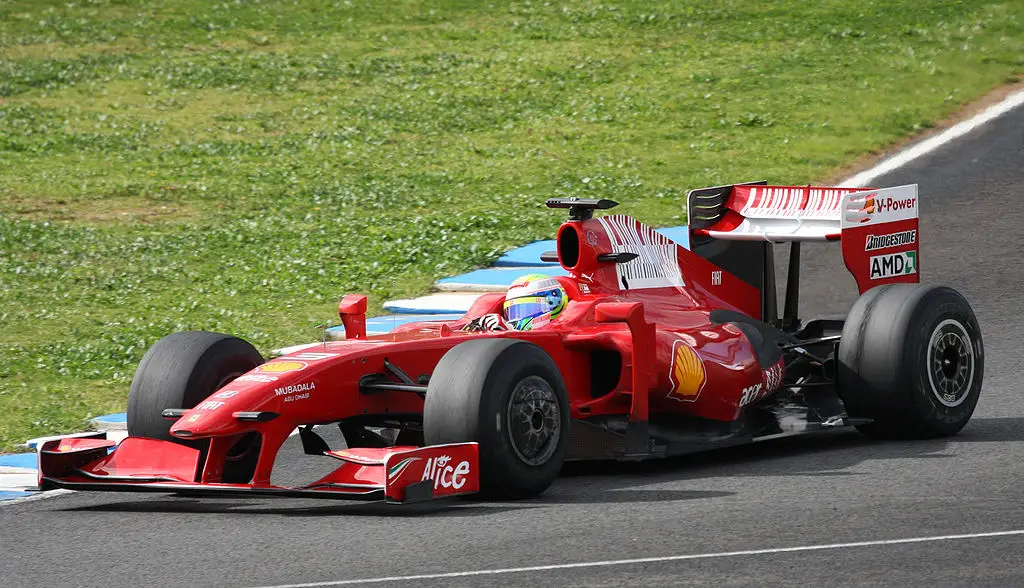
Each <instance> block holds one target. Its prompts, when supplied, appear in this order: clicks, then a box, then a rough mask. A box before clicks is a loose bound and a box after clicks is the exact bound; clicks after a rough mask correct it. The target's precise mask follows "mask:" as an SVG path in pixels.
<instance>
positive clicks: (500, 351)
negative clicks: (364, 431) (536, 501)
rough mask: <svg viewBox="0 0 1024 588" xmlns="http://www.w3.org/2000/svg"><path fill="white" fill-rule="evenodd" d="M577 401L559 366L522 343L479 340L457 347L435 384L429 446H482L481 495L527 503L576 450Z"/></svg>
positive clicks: (427, 423)
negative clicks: (572, 417) (572, 424)
mask: <svg viewBox="0 0 1024 588" xmlns="http://www.w3.org/2000/svg"><path fill="white" fill-rule="evenodd" d="M568 433H569V398H568V395H567V393H566V390H565V383H564V382H563V380H562V375H561V373H559V371H558V366H556V365H555V362H554V361H553V360H552V359H551V357H550V356H549V355H548V354H547V353H545V352H544V350H543V349H541V348H540V347H537V346H536V345H534V344H532V343H528V342H526V341H520V340H517V339H504V338H502V339H478V340H475V341H467V342H465V343H462V344H459V345H456V346H455V347H453V348H452V349H450V350H449V351H448V352H447V353H446V354H445V355H444V356H443V357H442V358H441V361H440V362H438V364H437V368H436V369H435V370H434V373H433V374H432V375H431V377H430V382H429V384H428V385H427V394H426V401H425V403H424V407H423V435H424V440H425V441H426V443H427V444H428V445H437V444H442V443H461V442H471V441H475V442H477V443H479V449H480V486H481V493H482V494H483V495H485V496H489V497H493V498H511V499H515V498H527V497H531V496H536V495H538V494H540V493H542V492H544V490H546V489H547V488H548V487H549V486H550V485H551V484H552V483H553V482H554V481H555V478H557V477H558V473H559V471H560V470H561V468H562V464H563V463H564V461H565V454H566V451H567V449H568V444H567V441H568Z"/></svg>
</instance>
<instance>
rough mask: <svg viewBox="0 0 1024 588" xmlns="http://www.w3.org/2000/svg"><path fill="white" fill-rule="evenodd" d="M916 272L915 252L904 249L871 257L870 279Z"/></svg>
mask: <svg viewBox="0 0 1024 588" xmlns="http://www.w3.org/2000/svg"><path fill="white" fill-rule="evenodd" d="M916 273H917V252H916V251H904V252H900V253H890V254H889V255H875V256H873V257H872V258H871V276H870V277H871V279H872V280H880V279H883V278H895V277H899V276H909V275H911V274H916Z"/></svg>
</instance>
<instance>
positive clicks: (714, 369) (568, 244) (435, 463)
mask: <svg viewBox="0 0 1024 588" xmlns="http://www.w3.org/2000/svg"><path fill="white" fill-rule="evenodd" d="M547 204H548V206H549V207H552V208H561V209H568V214H569V219H568V221H567V222H565V223H564V224H563V225H562V226H561V227H560V229H559V230H558V236H557V251H555V252H550V253H548V254H545V258H546V259H549V260H555V259H557V261H558V262H559V263H560V264H561V266H562V267H563V268H565V269H566V270H567V272H568V277H558V278H554V280H556V281H557V283H556V285H557V286H558V288H559V289H560V290H564V292H565V293H566V297H567V301H566V303H565V304H564V306H563V310H562V311H561V312H560V314H559V315H558V317H557V320H551V321H550V322H547V323H546V324H542V323H541V322H538V323H536V324H533V325H531V326H532V328H530V329H529V330H516V329H511V330H479V329H473V328H471V329H467V328H466V327H467V325H479V323H480V320H479V319H480V318H481V317H485V316H489V315H495V314H500V313H501V312H502V309H503V304H504V299H505V295H504V294H502V293H496V294H485V295H483V296H481V297H480V298H479V299H477V301H476V302H475V303H474V305H473V306H472V308H471V309H470V310H469V311H468V312H467V313H466V315H465V316H464V317H462V318H461V319H460V320H457V321H450V322H424V323H416V324H410V325H406V326H403V327H400V328H399V329H397V330H396V331H395V332H393V333H391V334H388V335H381V336H373V337H367V336H366V327H365V314H366V298H365V297H364V296H357V295H349V296H345V297H344V298H343V299H342V301H341V304H340V305H339V313H340V315H341V319H342V322H343V324H344V328H345V332H346V338H345V340H342V341H326V342H324V343H323V344H320V343H317V344H314V345H312V346H308V347H305V348H303V349H300V350H298V351H295V352H292V353H288V354H286V355H283V356H281V357H276V358H274V359H272V360H271V361H268V362H264V360H263V358H262V357H260V354H259V353H258V352H257V351H256V350H255V349H254V348H253V347H252V346H251V345H250V344H248V343H246V342H245V341H242V340H240V339H237V338H234V337H230V336H227V335H220V334H214V333H205V332H187V333H176V334H172V335H169V336H167V337H165V338H164V339H161V340H160V341H158V342H157V343H156V344H155V345H154V346H153V347H152V348H151V349H150V350H149V351H148V352H147V353H146V355H145V357H144V358H143V360H142V363H141V364H140V365H139V368H138V371H137V372H136V375H135V379H134V381H133V383H132V389H131V394H130V397H129V406H128V430H129V437H128V438H126V439H124V440H123V441H122V442H121V443H120V444H119V445H117V446H116V448H114V445H115V444H114V443H113V442H112V441H108V440H106V439H105V438H102V435H97V436H96V437H95V438H63V439H58V440H55V441H50V442H48V443H46V444H44V445H43V446H42V447H41V448H40V451H39V462H40V463H39V465H40V470H39V471H40V485H41V486H42V487H43V488H53V487H61V488H71V489H82V490H116V491H158V492H175V493H178V494H186V495H187V494H195V495H210V494H263V495H283V496H316V497H330V498H346V499H362V500H386V501H388V502H396V503H404V502H414V501H420V500H426V499H430V498H438V497H443V496H450V495H458V494H471V493H475V492H478V491H480V492H484V493H486V494H487V495H490V496H496V497H511V498H515V497H526V496H532V495H537V494H539V493H541V492H543V491H544V490H545V489H546V488H547V487H548V486H549V485H550V484H551V483H552V482H553V481H554V479H555V477H556V476H557V475H558V472H559V469H560V468H561V467H562V464H563V462H564V461H565V460H607V459H612V460H642V459H650V458H658V457H665V456H671V455H678V454H681V453H687V452H693V451H699V450H704V449H710V448H717V447H722V446H725V445H735V444H740V443H747V442H751V441H755V440H760V439H767V438H771V437H777V436H780V435H788V434H798V433H804V432H810V431H818V430H823V429H829V428H835V427H846V426H854V427H856V428H858V429H859V430H861V431H862V432H864V433H866V434H869V435H872V436H879V437H901V436H911V437H929V436H942V435H951V434H954V433H956V432H957V431H959V430H960V429H961V428H962V427H963V426H964V425H965V424H966V423H967V421H968V419H969V418H970V416H971V413H972V412H973V410H974V407H975V405H976V403H977V401H978V396H979V394H980V391H981V384H982V372H983V364H984V355H983V351H982V340H981V334H980V332H979V328H978V323H977V321H976V319H975V316H974V313H973V312H972V310H971V308H970V306H969V305H968V303H967V302H966V301H965V300H964V298H963V297H962V296H961V295H960V294H958V293H957V292H955V291H954V290H951V289H949V288H945V287H926V286H922V285H920V284H918V283H917V282H918V277H919V261H920V259H919V256H918V218H917V217H918V214H917V211H918V196H917V186H916V185H911V186H900V187H895V188H887V189H842V188H815V187H771V186H766V185H764V184H763V183H752V184H739V185H733V186H723V187H715V188H706V189H702V190H695V191H693V192H691V193H690V195H689V204H688V206H689V219H690V220H689V222H690V225H689V231H690V241H691V243H690V247H689V249H687V248H683V247H680V246H678V245H677V244H675V243H674V242H672V241H670V240H669V239H667V238H665V237H664V236H662V235H661V234H659V233H657V232H655V231H654V230H652V229H651V228H649V227H647V226H645V225H643V224H641V223H639V222H638V221H636V220H634V219H633V218H630V217H628V216H621V215H607V216H603V217H599V218H594V211H595V210H603V209H608V208H611V207H613V206H615V205H616V203H614V202H612V201H609V200H581V199H552V200H549V201H548V202H547ZM804 241H818V242H837V243H839V244H840V246H841V248H842V253H843V258H844V260H845V263H846V266H847V268H848V269H849V271H850V272H851V273H852V274H853V276H854V278H855V280H856V283H857V285H858V288H859V290H860V292H861V296H860V298H859V300H858V301H857V302H856V303H855V304H854V306H853V308H852V310H850V312H849V314H848V315H847V318H846V320H845V321H843V320H826V319H815V320H807V321H802V320H801V319H800V318H799V317H798V310H797V308H798V282H799V274H800V245H801V243H802V242H804ZM784 242H788V243H790V244H791V251H790V256H789V265H788V268H789V269H788V274H787V286H786V292H785V303H784V310H783V313H782V316H781V317H780V316H779V311H778V303H777V295H776V284H775V281H776V280H775V264H774V260H773V251H774V247H775V246H776V244H778V243H784ZM331 423H337V424H338V425H339V426H340V428H341V432H342V434H343V435H344V438H345V440H346V445H347V447H346V448H343V449H331V448H330V447H328V446H327V444H326V443H325V442H324V441H323V439H322V437H320V436H318V435H317V434H316V433H315V432H314V430H313V426H314V425H324V424H331ZM296 430H298V431H299V435H300V437H301V441H302V445H303V448H304V450H305V452H306V453H309V454H316V455H322V456H324V458H325V459H334V460H337V466H338V467H337V469H335V470H334V471H333V472H332V473H330V474H329V475H327V476H325V477H323V478H322V479H319V480H315V481H310V483H308V484H306V485H302V486H296V487H283V486H279V485H275V484H272V483H271V472H272V470H273V467H274V463H275V460H276V458H277V456H278V452H279V449H280V448H281V446H282V444H283V443H284V442H285V440H286V439H287V438H288V437H289V436H290V435H291V434H292V433H293V432H294V431H296Z"/></svg>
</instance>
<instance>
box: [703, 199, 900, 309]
mask: <svg viewBox="0 0 1024 588" xmlns="http://www.w3.org/2000/svg"><path fill="white" fill-rule="evenodd" d="M687 209H688V211H687V212H688V213H689V221H688V223H689V227H690V238H691V243H693V244H694V247H693V249H694V251H695V252H698V253H699V254H700V253H701V251H702V250H703V254H704V255H705V257H707V258H708V259H709V260H711V261H715V262H716V263H719V265H720V266H721V267H723V268H725V269H728V270H729V271H731V272H732V273H743V272H746V273H750V274H755V273H761V272H760V271H757V269H756V268H754V267H753V266H754V265H759V264H758V263H757V262H754V263H753V264H751V260H752V259H753V258H754V257H762V258H763V257H764V256H754V255H752V253H755V250H756V251H760V250H761V249H762V248H763V246H760V247H759V246H751V245H747V246H744V245H742V244H741V243H738V242H744V241H745V242H751V241H753V242H759V243H762V244H764V243H778V242H794V243H796V242H804V241H811V242H829V241H841V243H842V253H843V261H844V263H845V264H846V267H847V268H848V269H849V271H850V273H851V274H853V277H854V279H855V280H856V281H857V286H858V288H859V289H860V291H861V292H864V291H866V290H868V289H870V288H872V287H874V286H877V285H881V284H887V283H897V282H910V283H913V282H917V281H919V261H920V260H919V256H918V197H917V184H909V185H905V186H896V187H892V188H880V189H876V188H860V187H850V188H844V187H832V186H768V185H766V183H765V182H752V183H746V184H735V185H730V186H718V187H714V188H702V189H699V190H693V191H691V192H690V193H689V195H688V199H687ZM728 242H733V243H728ZM712 257H715V258H718V259H717V260H716V259H712ZM723 262H724V263H726V264H728V265H729V266H732V267H728V266H727V265H723ZM762 263H763V262H762ZM760 268H761V270H762V271H763V265H761V266H760ZM741 277H742V276H741ZM751 277H753V276H751ZM747 281H751V280H749V279H748V280H747ZM755 285H758V286H759V287H760V284H755Z"/></svg>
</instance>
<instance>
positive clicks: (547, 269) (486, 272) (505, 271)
mask: <svg viewBox="0 0 1024 588" xmlns="http://www.w3.org/2000/svg"><path fill="white" fill-rule="evenodd" d="M528 274H543V275H545V276H566V275H569V273H568V272H567V271H565V270H564V269H562V266H559V265H547V266H516V267H494V268H487V269H478V270H475V271H471V272H469V273H468V274H462V275H461V276H454V277H451V278H444V279H441V280H438V281H437V283H438V284H472V285H474V286H493V287H495V288H497V289H506V288H508V287H509V286H511V285H512V282H514V281H516V279H518V278H520V277H522V276H525V275H528Z"/></svg>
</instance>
